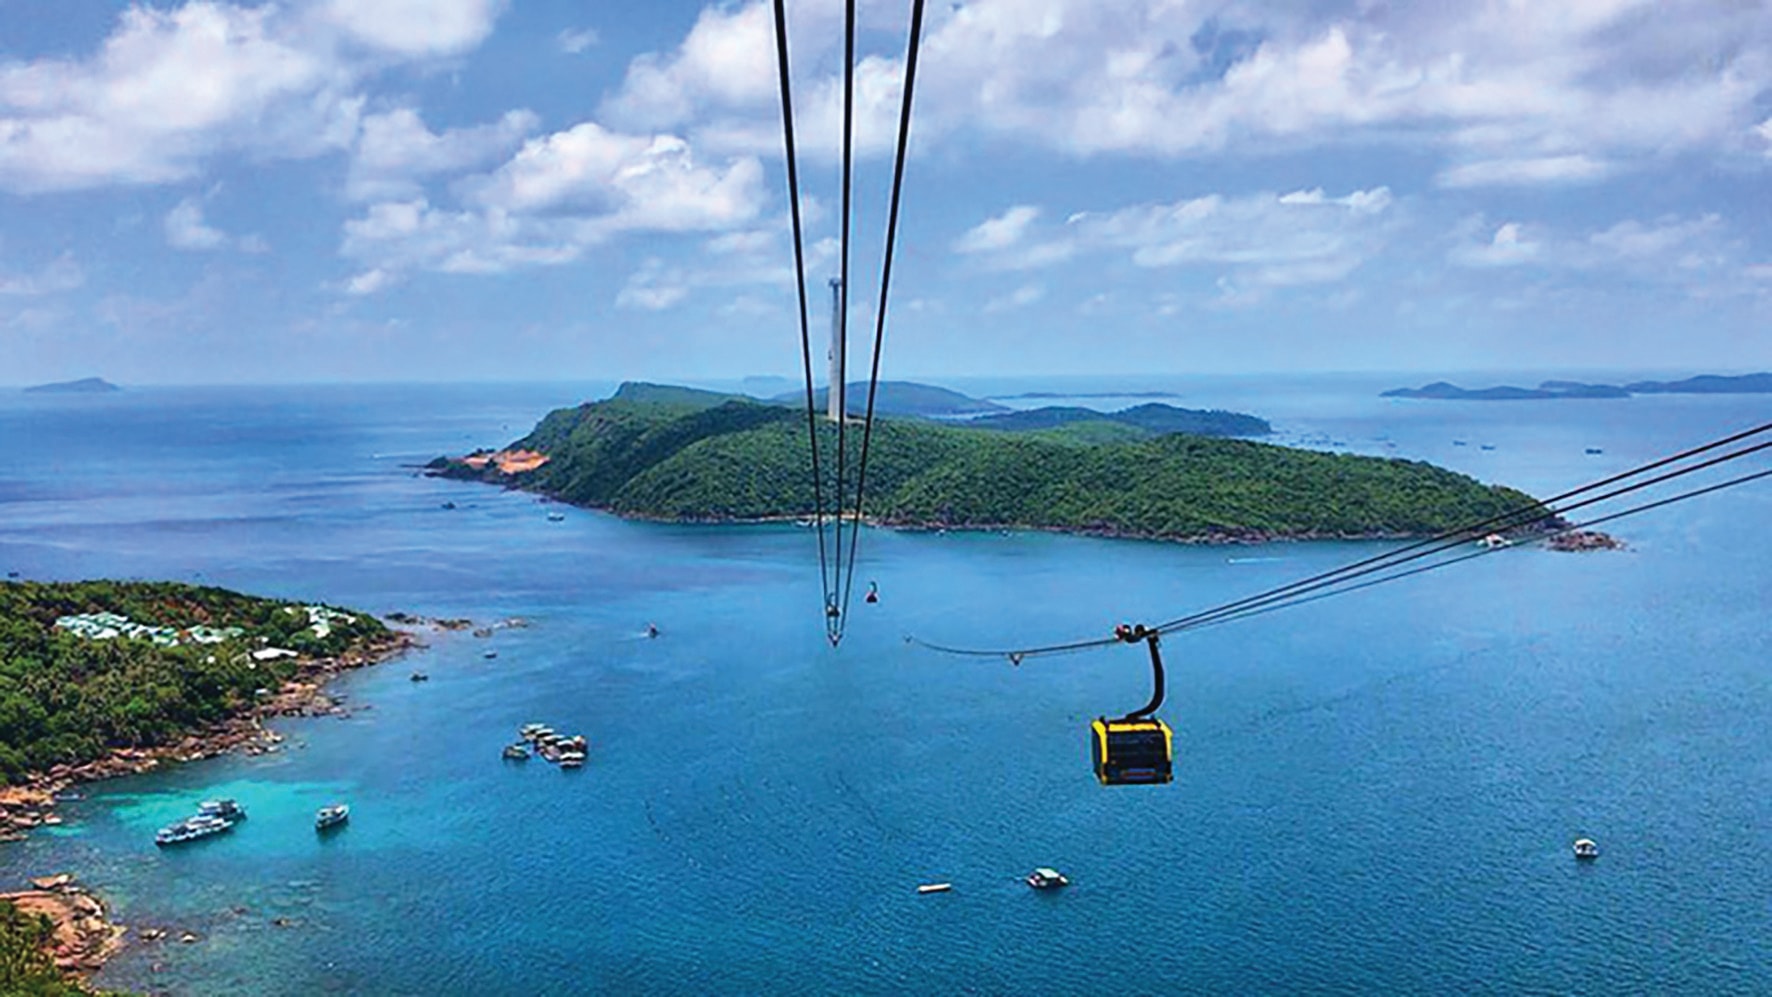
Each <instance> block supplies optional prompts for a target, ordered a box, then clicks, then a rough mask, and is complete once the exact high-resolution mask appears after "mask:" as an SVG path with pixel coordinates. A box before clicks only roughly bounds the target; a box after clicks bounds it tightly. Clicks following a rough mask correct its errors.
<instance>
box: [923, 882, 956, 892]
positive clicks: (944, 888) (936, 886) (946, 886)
mask: <svg viewBox="0 0 1772 997" xmlns="http://www.w3.org/2000/svg"><path fill="white" fill-rule="evenodd" d="M953 888H954V884H952V883H924V884H923V885H922V886H919V887H917V892H918V893H946V892H948V891H949V890H951V889H953Z"/></svg>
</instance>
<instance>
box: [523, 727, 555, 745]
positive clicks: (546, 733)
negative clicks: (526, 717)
mask: <svg viewBox="0 0 1772 997" xmlns="http://www.w3.org/2000/svg"><path fill="white" fill-rule="evenodd" d="M553 736H554V728H552V727H546V726H542V727H536V728H535V729H534V730H531V731H530V732H529V734H528V737H529V739H530V740H531V741H536V742H540V741H543V740H545V739H547V738H550V737H553Z"/></svg>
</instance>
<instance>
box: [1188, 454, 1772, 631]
mask: <svg viewBox="0 0 1772 997" xmlns="http://www.w3.org/2000/svg"><path fill="white" fill-rule="evenodd" d="M1767 448H1772V440H1768V441H1766V442H1763V443H1757V444H1755V445H1753V446H1751V447H1747V448H1744V449H1742V450H1737V451H1733V452H1731V453H1727V454H1723V455H1722V456H1719V457H1713V458H1711V459H1710V460H1706V461H1702V462H1700V463H1698V464H1694V465H1692V466H1690V467H1685V468H1681V469H1679V470H1676V471H1669V472H1667V473H1666V474H1661V475H1657V476H1655V477H1653V478H1649V479H1647V480H1645V481H1640V482H1637V483H1636V484H1632V485H1626V486H1624V487H1622V488H1617V489H1614V490H1612V491H1610V492H1605V493H1603V494H1600V495H1595V496H1592V497H1590V498H1585V499H1582V500H1581V501H1580V502H1574V503H1571V504H1569V505H1565V506H1561V507H1557V508H1551V507H1549V506H1545V507H1543V509H1544V511H1543V512H1541V513H1540V514H1538V515H1537V516H1535V517H1534V518H1532V519H1528V520H1523V521H1521V522H1519V523H1516V524H1514V526H1513V527H1511V528H1520V527H1526V526H1533V525H1536V524H1538V523H1541V522H1544V521H1546V520H1550V519H1557V518H1560V517H1561V516H1562V515H1563V514H1564V513H1568V512H1574V511H1575V510H1576V509H1582V508H1585V507H1587V506H1590V505H1593V504H1595V503H1597V502H1605V501H1607V500H1609V499H1614V498H1618V497H1619V496H1621V495H1628V494H1630V493H1632V492H1635V491H1640V490H1642V489H1644V488H1649V487H1653V486H1655V485H1658V484H1663V483H1665V482H1667V481H1671V480H1673V479H1675V478H1679V477H1683V476H1685V475H1688V474H1692V473H1694V472H1697V471H1703V470H1706V469H1707V468H1711V467H1715V466H1716V465H1718V464H1724V463H1728V462H1729V461H1732V460H1735V459H1736V458H1739V457H1745V456H1747V455H1749V454H1752V453H1755V452H1758V451H1760V450H1765V449H1767ZM1587 490H1589V489H1587V488H1582V489H1581V491H1587ZM1467 542H1469V537H1468V536H1464V537H1460V538H1458V539H1454V540H1448V541H1445V542H1443V543H1440V544H1438V545H1436V546H1433V547H1430V548H1428V549H1426V550H1420V551H1416V552H1415V553H1411V554H1409V555H1408V556H1406V557H1394V556H1393V557H1392V558H1390V559H1388V560H1386V563H1382V564H1372V565H1369V566H1367V567H1361V568H1360V569H1359V570H1357V571H1356V570H1353V569H1354V568H1355V567H1358V565H1357V564H1356V565H1349V566H1347V567H1344V568H1341V569H1339V570H1337V571H1334V572H1326V573H1325V574H1329V575H1335V576H1337V577H1334V578H1329V579H1327V580H1323V581H1316V582H1313V583H1310V584H1306V583H1304V582H1294V583H1292V584H1291V585H1286V586H1282V587H1281V588H1279V589H1275V590H1273V591H1272V592H1270V593H1269V594H1266V595H1258V596H1250V597H1248V598H1244V599H1239V600H1237V601H1236V602H1231V603H1226V604H1224V605H1222V606H1219V607H1216V608H1214V609H1208V610H1202V611H1201V612H1198V613H1194V614H1191V615H1189V616H1184V617H1181V618H1179V619H1176V620H1171V621H1169V622H1168V623H1164V624H1161V625H1159V626H1158V627H1157V629H1158V630H1160V631H1163V632H1165V633H1167V632H1171V631H1175V630H1180V629H1185V628H1186V627H1188V626H1190V625H1192V624H1194V623H1197V622H1200V621H1201V620H1204V619H1207V618H1210V617H1213V616H1218V615H1221V614H1223V613H1226V612H1233V611H1235V610H1236V609H1237V608H1238V607H1243V606H1259V605H1261V604H1263V603H1267V602H1272V601H1274V600H1275V599H1279V598H1285V596H1283V595H1281V593H1284V592H1290V593H1291V594H1294V595H1296V594H1301V593H1304V592H1310V591H1314V590H1316V589H1319V588H1323V587H1325V586H1328V585H1335V584H1339V583H1340V582H1344V581H1347V580H1348V579H1350V578H1359V577H1361V576H1364V575H1369V574H1372V573H1373V572H1376V571H1384V570H1386V569H1389V568H1394V567H1396V566H1398V565H1400V564H1407V563H1409V562H1411V561H1416V560H1419V559H1421V558H1423V557H1428V556H1431V555H1433V554H1438V553H1441V552H1443V551H1447V550H1451V549H1452V548H1454V547H1461V546H1463V545H1464V544H1465V543H1467ZM1416 546H1419V545H1416ZM1400 553H1403V551H1393V552H1392V554H1393V555H1395V554H1400ZM1367 560H1368V561H1373V560H1378V559H1376V558H1368V559H1367Z"/></svg>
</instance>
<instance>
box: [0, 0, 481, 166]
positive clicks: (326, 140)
mask: <svg viewBox="0 0 1772 997" xmlns="http://www.w3.org/2000/svg"><path fill="white" fill-rule="evenodd" d="M502 7H503V2H502V0H378V2H376V3H359V2H356V0H329V2H326V3H321V4H319V5H292V6H280V5H276V4H264V5H261V6H253V7H246V6H238V5H235V4H232V3H226V2H220V0H187V2H185V3H182V4H179V5H177V6H171V7H166V8H160V7H150V6H147V5H134V6H130V7H128V8H127V9H125V10H124V11H123V13H122V14H121V15H120V16H119V18H118V21H117V24H116V26H115V28H114V29H113V30H112V32H111V34H110V36H109V37H107V38H106V39H105V40H104V42H103V43H102V45H101V46H100V47H99V49H98V50H97V51H96V52H94V53H92V54H90V55H85V56H75V57H61V58H49V57H44V58H38V59H35V60H31V61H18V60H10V61H4V60H0V188H6V189H10V190H14V191H23V192H34V191H45V190H73V189H82V188H89V187H101V186H107V185H112V184H154V183H165V182H168V181H174V180H181V179H185V178H188V177H191V176H194V175H197V174H198V173H200V172H201V170H202V169H203V166H204V164H205V163H206V162H207V160H208V159H209V158H210V157H213V156H217V155H224V154H228V155H239V156H244V157H248V158H252V159H275V158H288V157H294V158H301V157H308V156H314V155H318V154H321V153H324V152H329V151H337V150H339V149H343V148H345V147H347V146H349V145H350V143H351V142H352V140H353V139H354V138H355V136H356V133H357V119H358V115H359V113H360V111H361V108H362V105H363V98H362V97H361V96H360V95H359V92H358V91H359V90H360V88H361V86H362V84H363V82H364V81H365V80H366V79H367V78H368V77H370V76H372V75H373V74H374V73H376V72H379V71H381V70H383V69H385V68H387V67H389V66H391V65H395V64H398V63H400V62H402V61H410V60H415V59H426V58H434V57H438V56H443V55H451V54H457V53H460V52H462V51H464V50H465V49H467V48H469V47H471V46H473V45H474V44H477V43H478V42H479V41H480V40H481V39H483V38H484V37H485V36H486V34H487V33H488V32H489V31H490V30H491V26H492V21H493V19H494V18H495V17H496V16H497V14H498V12H499V11H500V10H501V9H502Z"/></svg>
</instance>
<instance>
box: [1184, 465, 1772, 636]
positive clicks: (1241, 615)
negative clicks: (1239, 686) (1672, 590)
mask: <svg viewBox="0 0 1772 997" xmlns="http://www.w3.org/2000/svg"><path fill="white" fill-rule="evenodd" d="M1766 477H1772V468H1768V469H1766V470H1763V471H1755V472H1754V473H1752V474H1744V475H1742V476H1740V477H1737V478H1731V479H1729V480H1728V481H1722V482H1718V483H1716V484H1712V485H1706V486H1705V487H1703V488H1695V489H1693V490H1691V491H1688V492H1682V493H1680V494H1678V495H1673V496H1669V497H1667V498H1663V499H1657V500H1656V501H1654V502H1646V503H1644V504H1642V505H1639V506H1633V507H1632V508H1629V509H1625V510H1622V511H1620V512H1614V513H1609V514H1607V515H1604V516H1599V517H1597V518H1594V519H1590V520H1587V521H1586V522H1581V523H1576V524H1573V525H1571V526H1568V527H1566V528H1564V529H1561V530H1558V531H1557V532H1555V533H1552V534H1550V536H1548V537H1544V538H1542V539H1541V540H1535V541H1533V543H1544V542H1548V541H1549V540H1551V539H1553V538H1555V537H1558V536H1562V535H1564V534H1568V533H1574V532H1576V531H1578V530H1585V529H1591V528H1592V527H1595V526H1598V525H1600V524H1601V523H1609V522H1612V521H1613V520H1618V519H1623V518H1625V517H1626V516H1634V515H1637V514H1638V513H1642V512H1648V511H1650V510H1651V509H1659V508H1661V507H1662V506H1668V505H1673V504H1674V503H1676V502H1684V501H1685V500H1687V499H1691V498H1697V497H1699V496H1700V495H1708V494H1710V493H1712V492H1719V491H1722V490H1724V489H1726V488H1733V487H1735V486H1736V485H1743V484H1746V483H1748V482H1750V481H1756V480H1759V479H1760V478H1766ZM1510 549H1512V548H1509V547H1485V548H1481V549H1478V550H1475V551H1472V552H1470V553H1467V554H1462V555H1460V556H1458V557H1453V558H1447V559H1446V560H1444V561H1436V562H1434V563H1432V564H1424V565H1420V566H1417V567H1414V568H1410V569H1409V570H1407V571H1400V572H1398V573H1396V574H1394V575H1386V576H1384V577H1382V578H1373V579H1368V580H1367V581H1363V582H1359V583H1357V584H1354V585H1349V586H1346V587H1344V588H1337V589H1333V590H1330V591H1327V592H1318V593H1316V594H1314V595H1308V596H1303V597H1301V598H1296V599H1289V600H1286V601H1283V602H1280V603H1277V604H1275V605H1271V606H1265V607H1262V608H1260V609H1248V610H1243V611H1240V612H1237V613H1233V614H1230V615H1228V616H1223V617H1219V618H1217V619H1213V620H1207V621H1205V622H1202V623H1197V624H1192V625H1189V626H1187V627H1184V628H1181V629H1180V630H1179V631H1166V632H1187V631H1190V630H1202V629H1205V628H1206V627H1213V626H1218V625H1219V624H1221V623H1235V622H1238V621H1240V620H1245V619H1248V618H1250V617H1252V616H1263V615H1265V614H1267V613H1272V612H1275V611H1276V610H1281V609H1290V608H1292V607H1293V606H1302V605H1304V604H1305V603H1307V602H1316V601H1318V600H1319V599H1327V598H1329V597H1330V596H1333V595H1341V594H1343V593H1346V592H1354V591H1358V590H1360V589H1364V588H1371V587H1372V586H1375V585H1382V584H1383V583H1385V582H1393V581H1397V580H1398V579H1401V578H1407V577H1409V576H1411V575H1419V574H1425V573H1427V572H1429V571H1434V570H1437V569H1439V568H1444V567H1448V566H1450V565H1453V564H1458V563H1460V562H1462V561H1469V560H1471V559H1473V558H1478V557H1485V556H1487V555H1490V554H1495V553H1498V552H1500V551H1503V550H1510Z"/></svg>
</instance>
